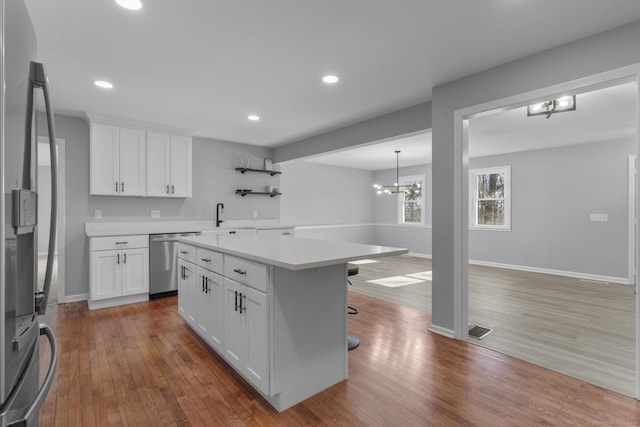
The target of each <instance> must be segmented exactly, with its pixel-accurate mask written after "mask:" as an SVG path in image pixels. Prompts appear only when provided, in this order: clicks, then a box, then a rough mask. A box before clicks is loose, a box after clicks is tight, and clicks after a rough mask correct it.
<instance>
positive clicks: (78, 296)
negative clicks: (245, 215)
mask: <svg viewBox="0 0 640 427" xmlns="http://www.w3.org/2000/svg"><path fill="white" fill-rule="evenodd" d="M88 299H89V294H76V295H67V296H65V297H64V301H58V303H59V304H66V303H68V302H78V301H86V300H88Z"/></svg>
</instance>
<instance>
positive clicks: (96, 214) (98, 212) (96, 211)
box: [93, 209, 102, 219]
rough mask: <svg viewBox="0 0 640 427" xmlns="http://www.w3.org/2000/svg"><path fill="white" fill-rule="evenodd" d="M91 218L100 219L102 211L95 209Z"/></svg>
mask: <svg viewBox="0 0 640 427" xmlns="http://www.w3.org/2000/svg"><path fill="white" fill-rule="evenodd" d="M93 216H94V217H95V218H96V219H102V211H101V210H100V209H96V210H95V212H94V213H93Z"/></svg>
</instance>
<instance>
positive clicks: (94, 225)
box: [85, 219, 294, 237]
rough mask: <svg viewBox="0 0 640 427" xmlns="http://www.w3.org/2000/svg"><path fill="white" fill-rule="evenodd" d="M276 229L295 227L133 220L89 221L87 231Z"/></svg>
mask: <svg viewBox="0 0 640 427" xmlns="http://www.w3.org/2000/svg"><path fill="white" fill-rule="evenodd" d="M243 228H244V229H256V230H276V229H285V228H294V226H292V225H282V224H279V223H278V221H277V220H268V219H267V220H228V221H225V222H224V223H223V224H222V226H221V227H216V223H215V221H132V222H88V223H86V224H85V233H86V235H87V236H88V237H100V236H122V235H135V234H138V235H139V234H164V233H186V232H194V231H207V230H219V231H224V230H233V229H243Z"/></svg>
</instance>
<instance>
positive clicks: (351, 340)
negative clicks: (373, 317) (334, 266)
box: [347, 264, 360, 350]
mask: <svg viewBox="0 0 640 427" xmlns="http://www.w3.org/2000/svg"><path fill="white" fill-rule="evenodd" d="M359 272H360V269H359V268H358V266H357V265H355V264H348V265H347V282H349V284H350V285H351V286H353V283H351V280H349V279H348V277H350V276H355V275H356V274H358V273H359ZM347 310H348V311H347V313H348V314H358V310H357V309H356V308H355V307H352V306H350V305H349V306H347ZM359 345H360V338H358V337H357V336H356V335H353V334H349V333H347V348H348V349H349V350H353V349H354V348H356V347H358V346H359Z"/></svg>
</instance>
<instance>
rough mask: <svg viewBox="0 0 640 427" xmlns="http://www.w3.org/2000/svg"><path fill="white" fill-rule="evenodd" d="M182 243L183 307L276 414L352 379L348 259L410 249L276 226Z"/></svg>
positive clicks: (192, 323) (199, 330)
mask: <svg viewBox="0 0 640 427" xmlns="http://www.w3.org/2000/svg"><path fill="white" fill-rule="evenodd" d="M180 241H181V243H180V245H179V249H178V266H179V269H178V270H179V273H178V274H179V279H180V285H179V288H178V301H179V302H178V306H179V312H180V314H181V315H182V316H183V317H184V318H185V319H186V320H187V323H188V324H189V325H190V326H191V328H192V329H193V330H194V331H196V332H197V333H198V334H199V335H200V336H202V338H203V339H204V340H206V342H207V343H208V344H209V345H210V346H211V347H212V348H213V349H214V350H215V351H216V352H218V354H220V356H222V357H223V358H224V359H225V360H226V361H227V362H228V363H229V364H230V365H231V366H233V367H234V369H235V370H236V371H237V372H238V373H240V374H241V375H242V376H243V377H244V378H245V379H246V380H247V381H248V382H249V383H251V384H252V385H253V386H254V388H255V389H256V390H258V391H259V392H260V393H261V394H262V396H263V397H264V398H265V399H266V400H267V401H268V402H269V403H270V404H271V405H273V406H274V407H275V408H276V409H277V410H278V411H283V410H285V409H287V408H289V407H291V406H293V405H295V404H296V403H299V402H301V401H303V400H305V399H307V398H309V397H311V396H313V395H314V394H316V393H318V392H320V391H322V390H324V389H326V388H328V387H331V386H332V385H334V384H336V383H338V382H340V381H342V380H345V379H347V377H348V357H347V287H346V283H347V263H348V262H349V261H353V260H356V259H364V258H371V257H379V256H388V255H399V254H403V253H407V250H406V249H399V248H388V247H383V246H370V245H360V244H352V243H343V242H331V241H323V240H314V239H302V238H296V237H292V236H287V235H274V234H272V233H266V234H259V233H254V234H237V235H214V234H211V235H206V236H205V235H203V236H197V237H185V238H180Z"/></svg>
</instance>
